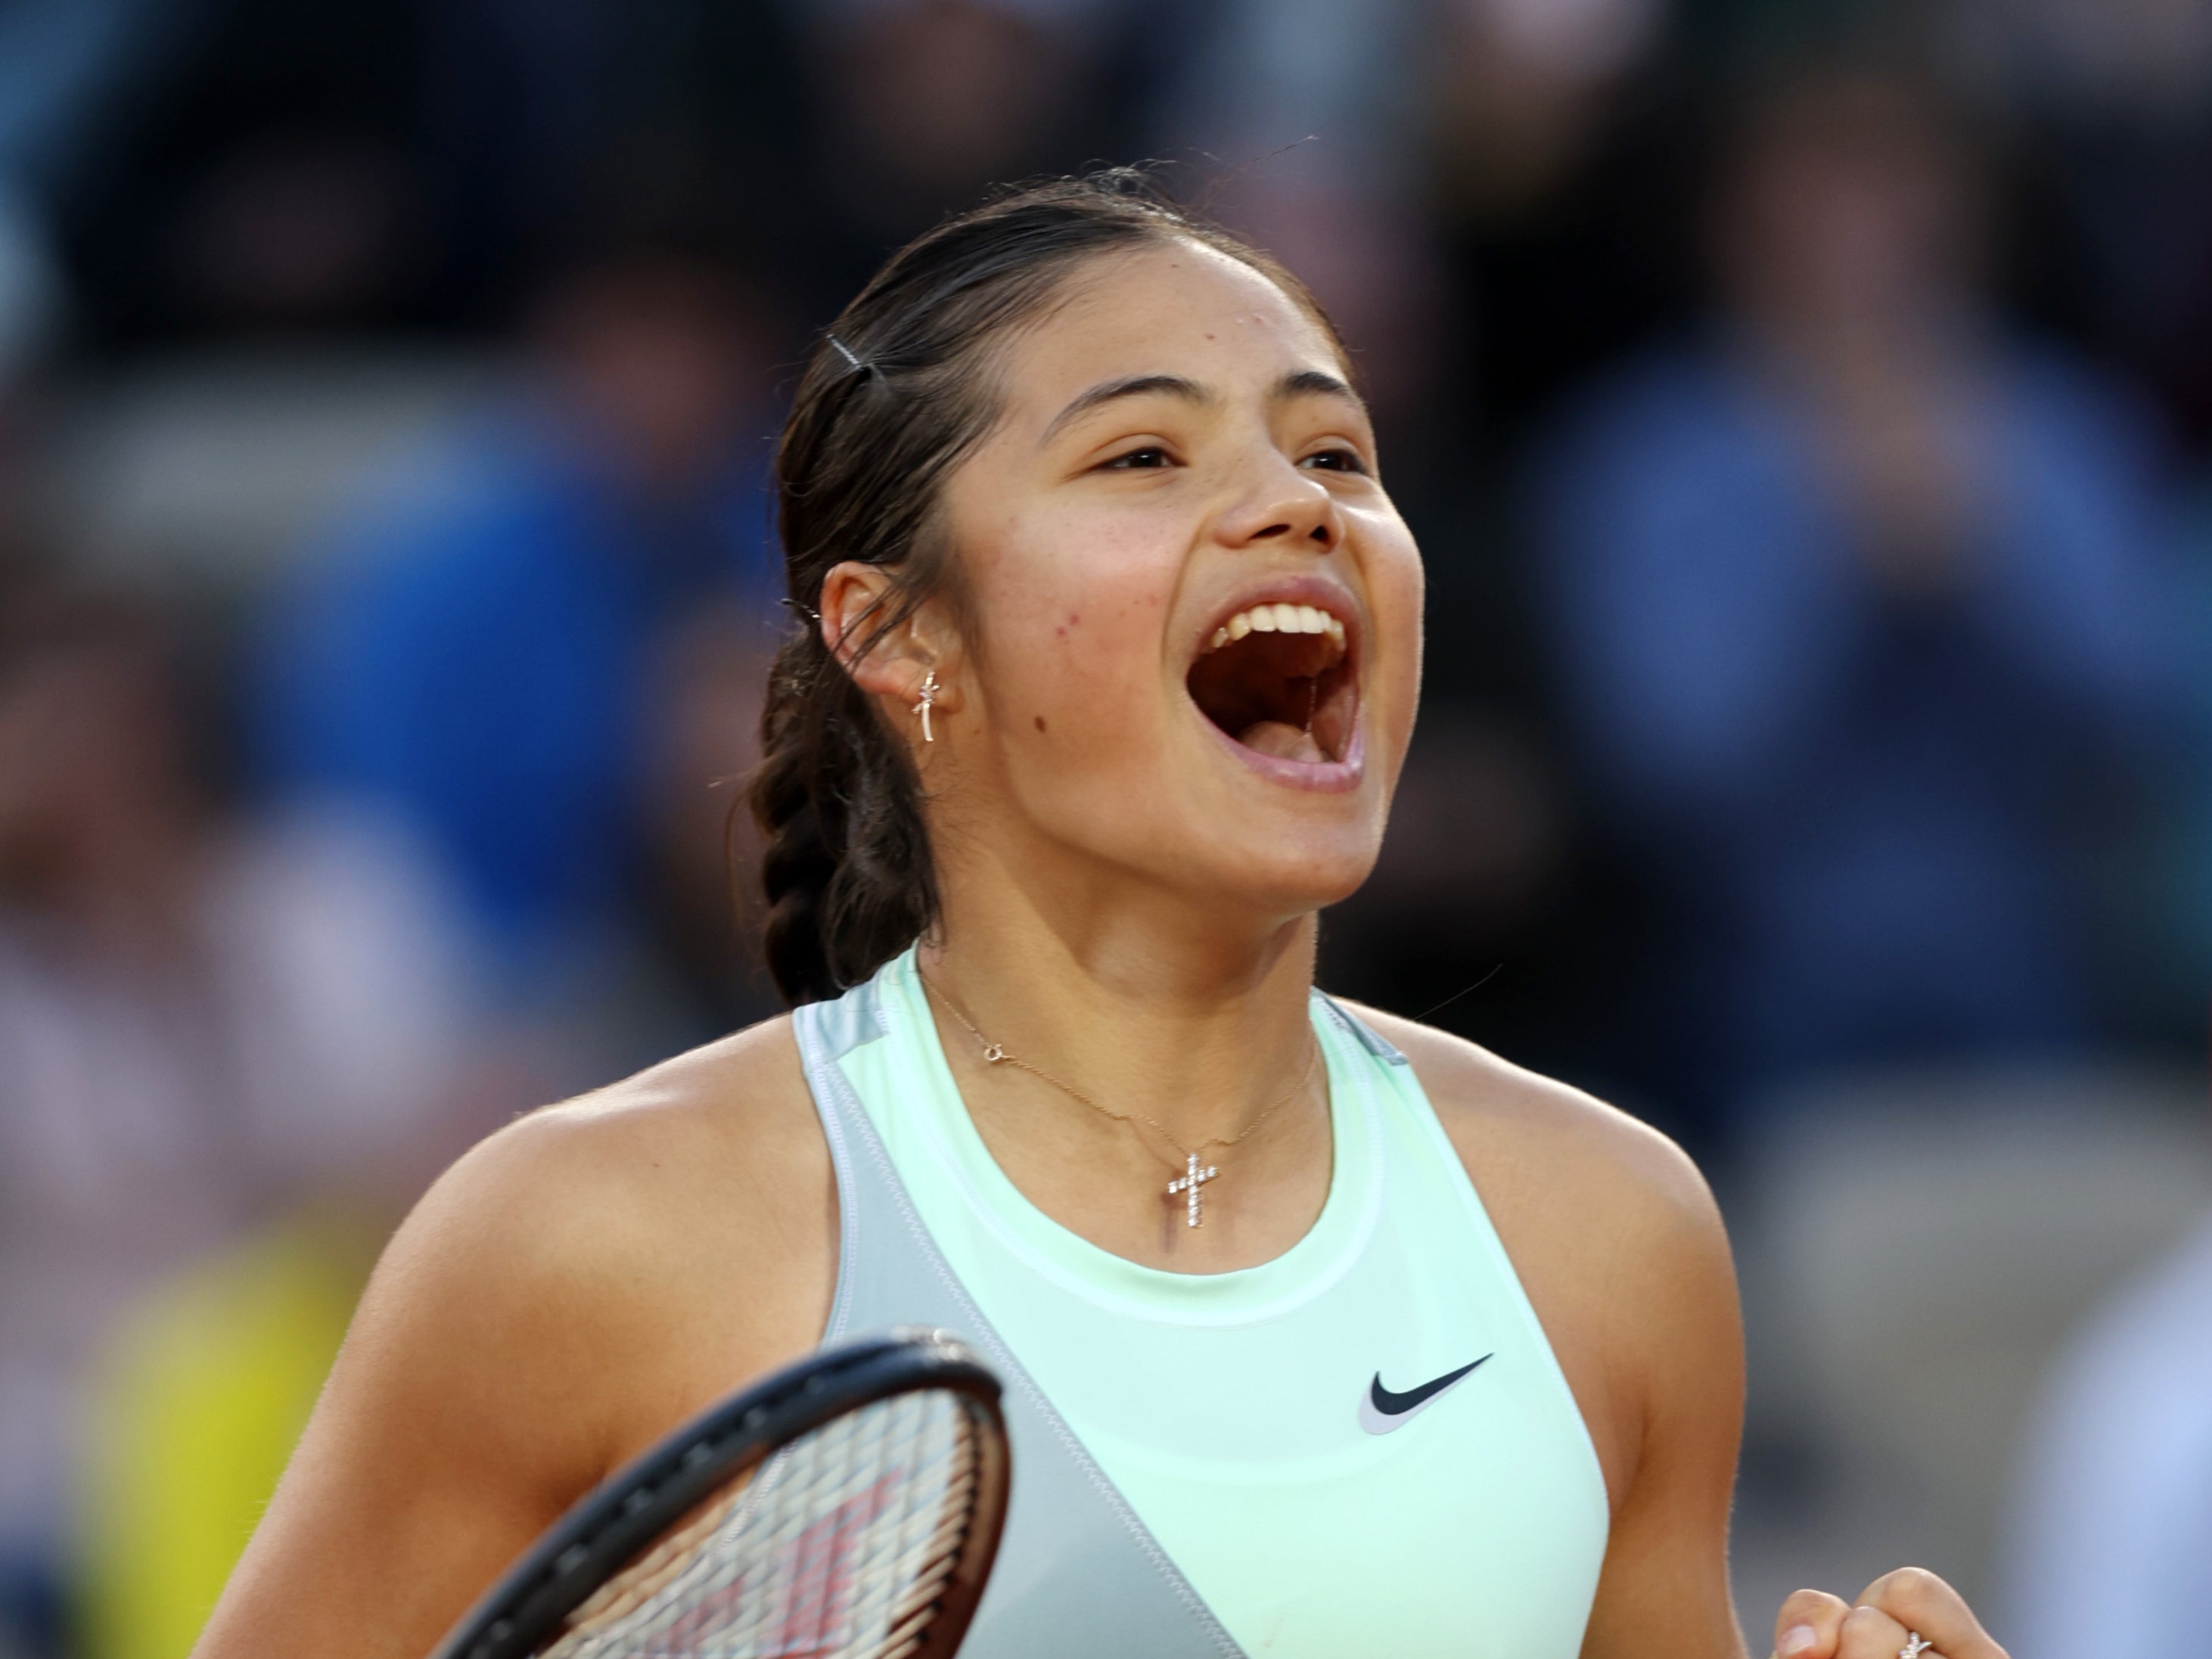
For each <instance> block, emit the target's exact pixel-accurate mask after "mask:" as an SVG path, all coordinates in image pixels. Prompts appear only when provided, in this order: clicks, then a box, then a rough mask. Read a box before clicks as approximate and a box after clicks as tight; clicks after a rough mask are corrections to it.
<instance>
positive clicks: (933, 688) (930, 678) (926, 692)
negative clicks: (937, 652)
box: [913, 668, 937, 743]
mask: <svg viewBox="0 0 2212 1659" xmlns="http://www.w3.org/2000/svg"><path fill="white" fill-rule="evenodd" d="M936 702H937V671H936V670H935V669H934V668H933V669H931V670H930V671H929V673H928V675H927V678H924V679H923V681H922V683H921V702H917V703H915V706H914V710H913V712H914V713H915V714H919V715H921V740H922V741H923V742H924V743H935V742H936V741H937V734H936V733H935V732H932V731H931V730H930V729H929V711H930V709H931V708H933V706H934V705H935V703H936Z"/></svg>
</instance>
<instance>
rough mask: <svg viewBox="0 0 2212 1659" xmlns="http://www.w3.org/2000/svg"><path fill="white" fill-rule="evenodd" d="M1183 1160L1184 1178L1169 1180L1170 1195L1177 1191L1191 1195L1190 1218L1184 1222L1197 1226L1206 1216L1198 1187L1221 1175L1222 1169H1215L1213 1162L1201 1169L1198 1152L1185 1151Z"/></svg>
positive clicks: (1172, 1195) (1187, 1224)
mask: <svg viewBox="0 0 2212 1659" xmlns="http://www.w3.org/2000/svg"><path fill="white" fill-rule="evenodd" d="M1183 1160H1184V1164H1183V1176H1182V1179H1181V1180H1180V1181H1170V1182H1168V1196H1169V1197H1170V1198H1173V1197H1174V1196H1175V1195H1176V1194H1177V1193H1185V1194H1188V1195H1189V1210H1190V1218H1189V1220H1188V1221H1187V1222H1185V1223H1184V1224H1183V1225H1186V1226H1190V1227H1195V1226H1197V1225H1199V1223H1200V1222H1201V1221H1203V1220H1204V1219H1205V1218H1206V1217H1205V1213H1204V1212H1203V1211H1202V1210H1201V1209H1200V1206H1199V1195H1198V1189H1199V1188H1201V1187H1203V1186H1204V1185H1206V1182H1209V1181H1211V1180H1212V1179H1213V1178H1214V1176H1218V1175H1219V1174H1220V1173H1221V1171H1220V1170H1217V1169H1215V1168H1214V1167H1213V1166H1212V1164H1207V1165H1206V1167H1205V1168H1204V1169H1202V1170H1201V1169H1200V1168H1199V1167H1198V1154H1197V1153H1196V1152H1185V1153H1184V1154H1183Z"/></svg>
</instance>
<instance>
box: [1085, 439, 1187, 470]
mask: <svg viewBox="0 0 2212 1659" xmlns="http://www.w3.org/2000/svg"><path fill="white" fill-rule="evenodd" d="M1171 465H1174V461H1173V460H1172V459H1171V458H1170V456H1169V454H1168V453H1167V451H1166V450H1164V449H1163V448H1161V447H1160V446H1159V445H1158V444H1146V446H1145V447H1143V448H1142V449H1133V450H1131V451H1130V452H1129V453H1127V454H1126V455H1116V456H1115V458H1114V459H1112V460H1110V461H1107V462H1103V463H1102V464H1101V465H1100V466H1099V469H1098V470H1099V471H1101V472H1137V471H1152V469H1154V468H1156V467H1163V466H1171Z"/></svg>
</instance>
